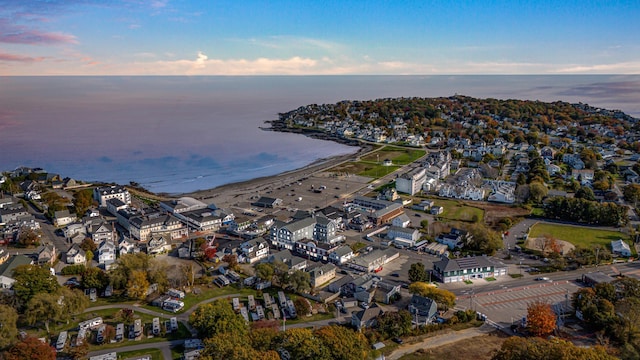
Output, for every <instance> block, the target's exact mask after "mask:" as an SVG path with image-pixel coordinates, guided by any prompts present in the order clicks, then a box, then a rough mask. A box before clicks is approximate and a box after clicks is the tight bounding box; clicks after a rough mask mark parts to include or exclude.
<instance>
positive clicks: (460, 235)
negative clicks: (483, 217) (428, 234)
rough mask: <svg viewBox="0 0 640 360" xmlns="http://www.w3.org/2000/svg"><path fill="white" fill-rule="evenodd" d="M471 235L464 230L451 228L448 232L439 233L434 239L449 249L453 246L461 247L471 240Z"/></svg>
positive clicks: (453, 247)
mask: <svg viewBox="0 0 640 360" xmlns="http://www.w3.org/2000/svg"><path fill="white" fill-rule="evenodd" d="M471 238H472V235H471V234H470V233H469V232H467V231H465V230H460V229H456V228H452V229H451V230H450V231H449V233H448V234H444V233H443V234H440V235H438V237H437V238H436V241H437V242H438V243H440V244H443V245H447V246H448V247H449V249H450V250H453V249H455V248H461V247H463V246H464V245H465V244H466V243H468V242H469V240H471Z"/></svg>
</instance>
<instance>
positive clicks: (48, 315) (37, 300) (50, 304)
mask: <svg viewBox="0 0 640 360" xmlns="http://www.w3.org/2000/svg"><path fill="white" fill-rule="evenodd" d="M57 300H58V297H57V296H55V295H53V294H47V293H39V294H36V295H35V296H34V297H33V298H32V299H31V300H29V302H28V303H27V310H26V312H25V315H26V320H27V323H28V324H29V325H32V326H33V325H35V324H36V323H37V322H40V321H41V322H43V323H44V327H45V329H46V330H47V333H49V322H51V321H53V320H55V319H56V318H57V317H58V315H59V314H60V311H61V310H62V309H61V307H60V306H59V305H58V304H57Z"/></svg>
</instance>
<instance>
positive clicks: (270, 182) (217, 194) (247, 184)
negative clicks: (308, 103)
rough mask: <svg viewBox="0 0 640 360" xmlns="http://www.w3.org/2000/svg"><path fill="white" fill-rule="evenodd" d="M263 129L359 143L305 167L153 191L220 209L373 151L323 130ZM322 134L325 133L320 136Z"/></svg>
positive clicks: (347, 143) (366, 145)
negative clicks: (351, 150) (196, 187)
mask: <svg viewBox="0 0 640 360" xmlns="http://www.w3.org/2000/svg"><path fill="white" fill-rule="evenodd" d="M261 129H263V130H265V131H280V132H292V133H298V134H303V135H305V136H309V137H312V138H316V139H322V140H328V141H334V142H338V143H342V144H345V145H350V146H358V147H359V149H358V150H357V151H356V152H355V153H352V154H346V155H339V156H332V157H328V158H320V159H317V160H316V161H314V162H312V163H311V164H309V165H306V166H304V167H301V168H298V169H293V170H289V171H285V172H282V173H280V174H276V175H270V176H262V177H258V178H254V179H250V180H245V181H239V182H234V183H229V184H225V185H220V186H217V187H214V188H211V189H204V190H197V191H193V192H189V193H180V194H156V195H158V196H163V197H164V196H166V197H169V198H179V197H182V196H188V197H193V198H195V199H198V200H201V201H203V202H205V203H208V204H209V203H214V204H215V205H216V207H219V208H223V207H228V206H230V205H231V204H232V203H234V202H237V201H238V198H240V197H242V196H245V195H249V194H254V195H256V194H257V195H262V194H261V192H262V191H266V190H267V189H268V188H270V187H272V186H279V185H282V184H285V183H290V182H293V181H297V180H298V179H300V178H303V177H307V176H310V175H312V174H314V173H318V172H322V171H325V170H327V169H330V168H332V167H335V166H337V165H339V164H341V163H343V162H347V161H351V160H354V159H355V158H357V157H360V156H362V155H363V154H365V153H367V152H369V151H371V150H373V148H374V147H373V146H372V145H369V144H366V143H362V142H360V141H357V140H349V139H340V138H336V137H333V136H326V135H327V134H326V133H322V132H310V133H309V132H306V131H304V130H303V129H288V130H291V131H283V130H282V129H279V128H273V127H272V128H261ZM322 135H325V136H322Z"/></svg>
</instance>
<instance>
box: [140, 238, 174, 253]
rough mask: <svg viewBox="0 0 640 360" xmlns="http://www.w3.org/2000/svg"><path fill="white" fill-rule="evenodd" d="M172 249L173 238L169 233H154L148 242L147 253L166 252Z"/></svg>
mask: <svg viewBox="0 0 640 360" xmlns="http://www.w3.org/2000/svg"><path fill="white" fill-rule="evenodd" d="M170 250H171V240H169V239H168V235H160V234H153V235H151V239H149V241H148V242H147V244H146V253H147V254H149V255H157V254H164V253H166V252H169V251H170Z"/></svg>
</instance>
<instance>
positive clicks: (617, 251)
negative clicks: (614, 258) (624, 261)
mask: <svg viewBox="0 0 640 360" xmlns="http://www.w3.org/2000/svg"><path fill="white" fill-rule="evenodd" d="M611 252H612V253H613V254H614V255H618V256H624V257H629V256H631V248H630V247H629V244H627V243H626V242H624V241H623V240H622V239H619V240H615V241H611Z"/></svg>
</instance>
